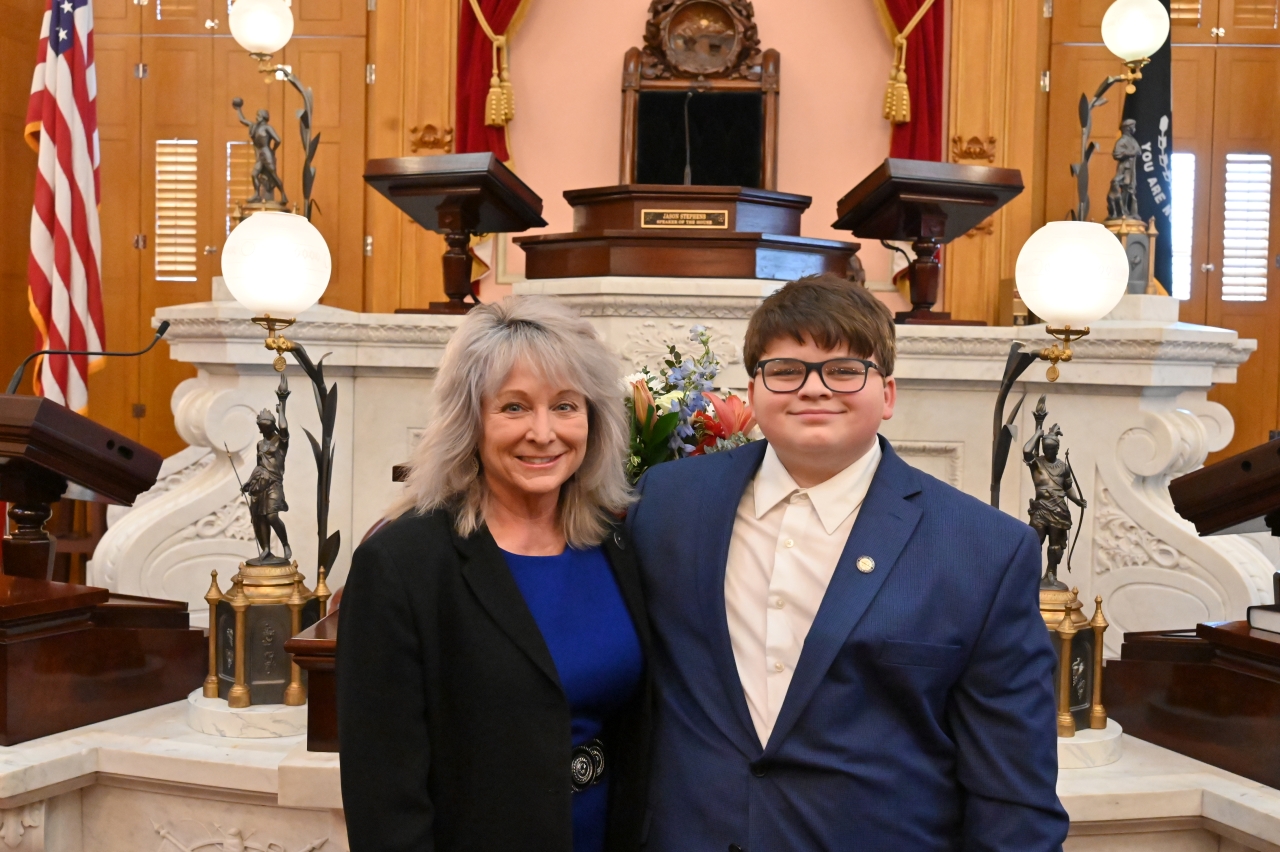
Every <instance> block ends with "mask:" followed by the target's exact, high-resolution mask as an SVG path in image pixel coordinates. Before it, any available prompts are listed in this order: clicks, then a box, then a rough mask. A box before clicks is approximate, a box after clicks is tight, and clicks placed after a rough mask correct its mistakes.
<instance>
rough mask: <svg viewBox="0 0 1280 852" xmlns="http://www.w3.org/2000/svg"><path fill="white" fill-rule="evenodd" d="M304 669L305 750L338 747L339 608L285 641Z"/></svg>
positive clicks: (295, 659)
mask: <svg viewBox="0 0 1280 852" xmlns="http://www.w3.org/2000/svg"><path fill="white" fill-rule="evenodd" d="M284 649H285V650H286V651H288V652H289V653H290V654H292V655H293V661H294V662H295V663H297V664H298V665H299V666H300V667H302V668H303V669H305V670H306V672H307V751H337V750H338V679H337V676H336V674H335V672H334V663H335V662H336V661H337V655H338V610H336V609H335V610H334V611H333V612H331V613H329V614H328V615H326V616H325V617H324V618H322V619H320V620H319V621H317V622H316V623H315V624H313V625H311V626H310V627H308V628H307V629H306V630H304V631H302V632H301V633H299V634H298V635H297V636H294V637H293V638H292V639H290V640H289V641H287V642H285V643H284Z"/></svg>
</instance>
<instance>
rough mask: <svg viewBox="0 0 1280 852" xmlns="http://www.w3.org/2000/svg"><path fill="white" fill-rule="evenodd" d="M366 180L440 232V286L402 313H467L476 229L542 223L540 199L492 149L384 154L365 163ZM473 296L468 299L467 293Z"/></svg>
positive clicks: (506, 229) (507, 230)
mask: <svg viewBox="0 0 1280 852" xmlns="http://www.w3.org/2000/svg"><path fill="white" fill-rule="evenodd" d="M364 179H365V182H366V183H368V184H369V185H370V186H372V187H373V188H374V189H376V190H377V191H378V192H379V193H381V194H382V195H383V196H385V197H386V198H387V200H389V201H390V202H391V203H392V204H394V205H395V206H396V207H399V208H400V209H401V210H403V211H404V212H405V213H407V214H409V218H411V219H412V220H413V221H415V222H417V223H418V224H419V225H421V226H422V227H424V228H426V229H427V230H428V231H435V232H436V233H438V234H444V238H445V242H446V243H448V245H449V248H448V250H446V251H445V253H444V259H443V265H444V292H445V295H447V296H448V297H449V301H447V302H432V303H431V306H430V307H429V308H427V309H425V310H422V309H410V310H405V309H402V310H401V312H402V313H429V314H465V313H466V312H467V311H469V310H471V309H472V308H473V307H475V305H476V302H475V300H474V297H473V296H472V292H471V254H470V252H469V251H468V247H469V245H470V242H471V237H472V236H474V235H476V234H511V233H517V232H520V231H527V230H529V229H530V228H540V227H542V226H544V225H546V224H547V223H546V221H545V220H543V218H542V199H541V198H539V197H538V195H537V193H535V192H534V191H533V190H532V189H530V188H529V187H528V186H526V185H525V183H524V181H522V180H520V178H518V177H516V176H515V173H514V172H512V171H511V170H510V169H508V168H507V167H506V166H504V165H503V164H502V162H501V161H500V160H498V158H497V157H495V156H494V155H493V154H491V153H485V154H441V155H438V156H434V157H388V158H386V159H381V160H370V161H369V162H368V163H366V164H365V174H364ZM468 297H472V301H471V303H467V301H466V299H467V298H468Z"/></svg>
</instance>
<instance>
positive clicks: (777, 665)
mask: <svg viewBox="0 0 1280 852" xmlns="http://www.w3.org/2000/svg"><path fill="white" fill-rule="evenodd" d="M773 670H774V671H775V672H780V671H782V663H774V664H773Z"/></svg>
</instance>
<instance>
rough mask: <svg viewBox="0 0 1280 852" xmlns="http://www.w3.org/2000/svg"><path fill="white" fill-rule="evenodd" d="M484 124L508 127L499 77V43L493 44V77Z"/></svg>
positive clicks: (487, 97)
mask: <svg viewBox="0 0 1280 852" xmlns="http://www.w3.org/2000/svg"><path fill="white" fill-rule="evenodd" d="M484 123H485V124H486V125H488V126H489V127H506V126H507V109H506V103H505V98H504V96H503V91H502V80H501V78H500V77H499V76H498V43H497V42H496V41H495V42H494V44H493V76H492V77H490V78H489V94H488V95H487V96H486V97H485V99H484Z"/></svg>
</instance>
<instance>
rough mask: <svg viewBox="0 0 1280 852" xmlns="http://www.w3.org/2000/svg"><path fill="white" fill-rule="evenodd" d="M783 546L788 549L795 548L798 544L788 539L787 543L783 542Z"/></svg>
mask: <svg viewBox="0 0 1280 852" xmlns="http://www.w3.org/2000/svg"><path fill="white" fill-rule="evenodd" d="M783 545H784V546H786V547H795V546H796V543H795V541H793V540H792V539H787V540H786V541H785V542H783Z"/></svg>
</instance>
